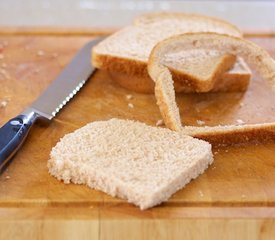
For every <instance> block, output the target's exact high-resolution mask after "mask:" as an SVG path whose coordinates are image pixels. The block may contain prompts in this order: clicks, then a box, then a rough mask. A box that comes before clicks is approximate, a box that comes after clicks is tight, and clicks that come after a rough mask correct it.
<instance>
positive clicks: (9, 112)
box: [0, 34, 275, 239]
mask: <svg viewBox="0 0 275 240" xmlns="http://www.w3.org/2000/svg"><path fill="white" fill-rule="evenodd" d="M90 39H91V36H80V35H72V36H54V35H45V34H44V35H43V36H39V34H38V35H36V36H35V35H26V36H19V35H12V34H11V35H9V36H5V35H2V36H0V104H1V103H2V104H1V107H0V124H1V125H2V124H4V123H5V122H6V121H7V120H8V119H9V118H12V117H14V116H15V115H17V114H18V113H20V112H21V111H22V110H23V109H24V108H25V107H26V106H28V105H29V104H30V103H31V102H32V101H33V100H34V99H35V98H36V97H37V96H39V94H40V93H41V92H42V91H43V90H44V89H45V88H46V87H47V86H48V85H49V83H50V82H51V81H52V80H53V79H54V78H55V77H56V76H57V75H58V73H59V72H60V71H61V70H62V68H63V67H64V66H65V65H66V64H67V63H68V62H69V61H70V59H71V58H72V56H73V55H74V54H75V53H76V52H77V50H78V49H79V48H80V47H81V46H82V45H84V44H85V43H86V42H87V41H89V40H90ZM250 40H252V41H254V42H256V43H258V44H259V45H261V46H263V47H264V48H266V49H267V50H268V51H269V52H270V54H271V55H272V56H273V57H275V48H274V46H275V37H258V38H255V37H254V38H252V37H251V38H250ZM129 80H130V79H129ZM127 94H132V95H133V99H132V100H127V99H126V95H127ZM177 101H178V103H179V105H180V108H181V112H182V117H183V121H184V122H185V123H186V124H194V125H197V122H196V120H198V119H199V120H203V121H205V122H206V124H209V125H214V124H217V123H236V121H237V120H238V119H241V120H243V121H244V122H247V123H259V122H271V121H275V114H274V102H275V94H274V93H272V92H271V91H270V90H268V87H267V85H266V84H265V82H264V81H263V80H262V79H260V78H259V77H258V76H257V75H254V77H253V81H252V82H251V85H250V87H249V90H248V91H247V92H245V93H222V94H221V93H220V94H200V95H192V94H189V95H179V96H178V97H177ZM3 102H4V103H3ZM5 103H6V106H4V105H5ZM128 103H132V104H133V105H134V108H129V107H128ZM113 117H118V118H128V119H135V120H139V121H142V122H145V123H147V124H150V125H155V123H156V122H157V120H158V119H161V117H160V113H159V110H158V108H157V106H156V101H155V98H154V96H153V95H145V94H137V93H134V92H130V91H128V90H126V89H123V88H121V87H120V86H118V85H117V84H116V83H114V82H112V81H111V79H110V77H109V76H108V74H107V73H105V72H103V71H98V72H96V73H95V75H94V76H93V77H92V78H91V79H90V80H89V82H88V83H87V84H86V86H85V87H84V88H83V89H82V90H81V92H80V93H79V94H78V95H77V96H76V97H75V98H74V99H73V100H72V101H71V102H70V103H69V104H68V105H67V106H66V107H65V108H64V109H63V110H62V112H61V113H60V114H58V116H57V117H56V118H55V119H54V120H53V121H52V122H51V124H49V125H45V124H44V125H42V124H39V125H36V126H34V127H33V129H32V130H31V133H30V135H29V137H28V139H27V141H26V142H25V144H24V146H23V147H22V149H21V150H20V151H19V152H18V154H17V155H16V156H15V157H14V159H13V161H12V163H11V164H10V165H9V167H8V168H7V170H6V171H5V172H4V173H3V174H2V175H1V176H0V239H129V237H130V236H131V238H133V239H271V238H272V237H275V143H268V144H267V143H265V144H260V143H259V144H247V145H239V146H231V147H214V149H213V152H214V155H215V161H214V163H213V165H212V166H210V167H209V169H208V170H207V171H206V172H205V173H204V174H203V175H201V176H200V177H199V178H197V179H196V180H194V181H192V182H191V183H190V184H188V186H187V187H186V188H184V189H183V190H181V191H178V192H177V193H176V194H174V195H173V196H172V197H171V199H169V201H168V202H166V203H164V204H162V205H160V206H158V207H155V208H153V209H150V210H147V211H140V210H139V209H138V208H136V207H134V206H132V205H130V204H128V203H127V202H125V201H123V200H120V199H117V198H112V197H110V196H108V195H107V194H104V193H102V192H99V191H95V190H92V189H90V188H88V187H86V186H81V185H73V184H71V185H65V184H63V183H62V182H59V181H57V180H56V179H55V178H54V177H52V176H50V175H49V174H48V170H47V160H48V158H49V153H50V151H51V148H52V147H53V146H54V145H55V144H56V143H57V141H58V140H59V139H60V137H62V136H63V135H64V134H66V133H69V132H71V131H73V130H75V129H77V128H79V127H81V126H83V125H85V124H86V123H89V122H91V121H96V120H104V119H110V118H113Z"/></svg>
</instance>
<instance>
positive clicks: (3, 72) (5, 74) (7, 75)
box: [0, 68, 10, 79]
mask: <svg viewBox="0 0 275 240" xmlns="http://www.w3.org/2000/svg"><path fill="white" fill-rule="evenodd" d="M0 73H2V75H3V76H4V77H5V78H6V79H10V75H9V74H8V72H7V71H6V70H5V69H1V68H0Z"/></svg>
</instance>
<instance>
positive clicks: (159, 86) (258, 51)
mask: <svg viewBox="0 0 275 240" xmlns="http://www.w3.org/2000/svg"><path fill="white" fill-rule="evenodd" d="M194 45H196V47H197V48H202V49H212V50H217V51H219V52H220V54H224V53H230V54H234V55H238V56H241V57H242V58H244V59H245V61H247V62H248V63H249V64H251V65H253V66H254V68H255V70H256V71H258V72H259V73H260V74H261V75H262V77H264V78H265V79H267V81H268V83H269V84H270V86H271V88H272V90H274V91H275V61H274V59H272V57H270V55H269V54H268V53H267V52H266V51H265V50H264V49H262V48H261V47H259V46H258V45H256V44H254V43H252V42H250V41H247V40H244V39H241V38H236V37H232V36H228V35H222V34H216V33H189V34H183V35H179V36H174V37H172V38H170V39H167V40H164V41H162V42H160V43H158V44H157V45H156V46H155V47H154V49H153V50H152V52H151V54H150V58H149V63H148V71H149V74H150V76H151V78H152V79H153V80H154V81H155V83H156V86H155V95H156V98H157V104H158V105H159V108H160V111H161V114H162V116H163V120H164V122H165V124H166V126H167V127H168V128H170V129H172V130H176V131H182V132H184V133H186V134H189V135H191V136H196V137H202V138H206V139H208V140H210V141H211V138H212V139H214V141H215V138H219V137H221V136H222V137H223V138H224V137H226V136H227V135H228V136H232V134H233V136H234V135H236V134H237V133H241V134H244V135H247V136H248V135H249V134H250V135H251V133H252V136H254V138H257V137H258V135H259V137H262V136H261V134H255V133H256V132H259V130H262V131H264V132H265V133H266V134H271V135H274V133H275V132H274V129H275V123H270V124H255V125H253V124H252V125H242V126H234V125H232V126H217V127H184V128H182V125H181V119H180V114H179V109H178V107H177V104H176V101H175V91H174V87H173V80H172V75H171V73H170V71H169V69H168V68H167V67H166V66H165V65H163V64H162V59H163V57H164V56H165V55H166V54H167V53H168V52H169V53H173V52H179V51H184V50H185V49H186V50H188V49H192V48H193V47H194ZM255 100H256V99H255ZM266 134H265V135H266ZM273 137H274V136H273ZM236 139H239V138H236ZM233 140H234V139H233ZM247 140H249V139H247ZM231 141H232V140H231ZM236 141H239V140H236Z"/></svg>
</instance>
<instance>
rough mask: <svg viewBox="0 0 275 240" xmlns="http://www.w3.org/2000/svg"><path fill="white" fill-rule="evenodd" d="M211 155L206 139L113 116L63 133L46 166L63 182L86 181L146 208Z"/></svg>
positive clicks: (195, 174) (201, 168)
mask: <svg viewBox="0 0 275 240" xmlns="http://www.w3.org/2000/svg"><path fill="white" fill-rule="evenodd" d="M212 161H213V155H212V152H211V145H210V144H209V143H207V142H205V141H202V140H198V139H195V138H192V137H190V136H186V135H183V134H182V133H178V132H174V131H171V130H169V129H164V128H157V127H150V126H147V125H146V124H144V123H139V122H134V121H129V120H128V121H127V120H119V119H111V120H109V121H98V122H93V123H90V124H88V125H86V126H84V127H82V128H80V129H78V130H76V131H75V132H73V133H70V134H67V135H65V136H64V137H63V138H62V139H61V140H60V142H58V143H57V144H56V146H55V147H54V148H53V149H52V151H51V159H50V160H49V162H48V168H49V172H50V174H51V175H53V176H55V177H56V178H57V179H58V180H62V181H64V183H70V182H73V183H76V184H86V185H88V186H89V187H91V188H94V189H97V190H101V191H103V192H106V193H108V194H110V195H112V196H118V197H120V198H123V199H127V200H128V202H130V203H134V204H135V205H137V206H139V207H140V208H141V209H146V208H149V207H153V206H155V205H157V204H160V203H161V202H163V201H166V200H167V199H168V198H169V197H170V196H171V195H172V194H173V193H175V192H176V191H178V190H179V189H181V188H182V187H184V186H185V185H186V184H187V183H188V182H190V181H191V180H192V179H194V178H196V177H198V175H200V174H201V173H202V172H204V170H205V169H206V168H207V167H208V165H209V164H211V163H212Z"/></svg>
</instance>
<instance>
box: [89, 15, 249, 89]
mask: <svg viewBox="0 0 275 240" xmlns="http://www.w3.org/2000/svg"><path fill="white" fill-rule="evenodd" d="M187 32H217V33H224V34H228V35H232V36H237V37H241V36H242V33H241V32H240V31H239V30H238V29H237V28H236V27H235V26H233V25H231V24H229V23H227V22H224V21H221V20H219V19H215V18H209V17H205V16H201V15H191V14H183V13H180V14H177V13H159V14H147V15H144V16H141V17H139V18H138V19H137V20H136V22H135V24H134V25H132V26H129V27H126V28H124V29H122V30H120V31H119V32H116V33H115V34H113V35H111V36H110V37H108V38H106V39H105V40H103V41H102V42H100V43H99V44H98V45H97V46H95V47H94V48H93V50H92V62H93V65H94V66H95V67H97V68H99V69H105V70H107V71H109V72H110V73H111V74H112V76H113V77H115V80H116V77H117V76H119V77H120V79H118V80H117V81H118V82H119V83H121V84H123V86H124V87H126V88H128V89H132V90H136V91H139V92H150V90H151V89H152V87H151V86H152V85H153V83H152V82H151V81H150V77H149V76H148V73H147V62H148V57H149V54H150V52H151V50H152V49H153V47H154V46H155V45H156V44H157V43H158V42H159V41H162V40H164V39H166V38H168V37H171V36H173V35H177V34H181V33H187ZM181 56H182V55H181ZM187 57H188V59H190V61H188V63H187V64H185V65H184V66H180V65H177V66H175V61H172V62H170V64H169V67H171V68H172V69H173V72H174V74H175V75H177V79H181V80H182V81H184V83H185V84H184V85H186V86H187V87H186V89H187V91H188V92H190V91H193V92H194V91H195V92H208V91H211V90H212V89H213V87H214V85H215V82H216V81H217V79H219V78H220V77H221V75H222V74H223V73H224V72H226V71H228V70H229V69H231V68H232V67H233V65H234V63H235V56H233V55H231V54H224V55H222V56H221V55H219V56H216V55H213V54H212V53H211V52H209V51H208V52H207V51H203V50H201V51H200V52H193V53H191V54H188V56H187ZM191 63H192V64H191ZM229 74H230V73H229ZM247 75H249V72H248V73H246V75H245V76H244V80H243V78H242V77H243V75H242V73H239V74H238V76H237V75H235V76H236V77H238V80H239V81H240V86H241V87H240V90H243V86H244V84H242V81H245V82H247ZM122 77H123V78H124V81H121V78H122ZM126 78H127V79H128V81H125V79H126ZM142 78H143V79H144V80H142ZM140 79H141V81H140ZM235 83H236V81H235ZM181 85H183V84H181ZM228 85H229V86H230V84H228ZM237 86H238V85H237ZM228 88H229V87H228V86H227V89H228ZM217 89H221V90H223V87H217V88H216V90H217ZM229 89H230V88H229ZM234 89H236V84H234ZM181 91H184V88H183V87H181Z"/></svg>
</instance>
